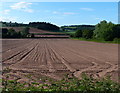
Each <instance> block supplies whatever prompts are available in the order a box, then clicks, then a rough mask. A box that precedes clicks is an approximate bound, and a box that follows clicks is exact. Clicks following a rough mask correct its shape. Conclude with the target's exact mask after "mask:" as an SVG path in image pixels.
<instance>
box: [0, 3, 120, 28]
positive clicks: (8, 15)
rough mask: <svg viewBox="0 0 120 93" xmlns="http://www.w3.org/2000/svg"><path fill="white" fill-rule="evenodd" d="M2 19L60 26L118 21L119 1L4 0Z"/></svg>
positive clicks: (0, 16)
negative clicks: (7, 0) (13, 0)
mask: <svg viewBox="0 0 120 93" xmlns="http://www.w3.org/2000/svg"><path fill="white" fill-rule="evenodd" d="M0 7H2V8H1V9H0V10H1V11H0V14H2V15H0V21H7V22H9V21H13V22H23V23H28V22H33V21H35V22H37V21H39V22H50V23H53V24H56V25H58V26H62V25H76V24H87V25H88V24H97V23H98V22H100V21H101V20H107V21H112V22H113V23H118V3H117V2H23V1H21V2H3V3H2V6H0Z"/></svg>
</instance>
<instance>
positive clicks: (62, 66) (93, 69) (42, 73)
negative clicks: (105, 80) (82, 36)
mask: <svg viewBox="0 0 120 93" xmlns="http://www.w3.org/2000/svg"><path fill="white" fill-rule="evenodd" d="M2 65H3V78H4V76H6V75H8V74H9V78H10V79H17V80H18V81H19V82H23V81H25V82H27V81H28V82H29V79H28V78H27V77H26V76H27V75H31V76H32V79H34V80H38V81H40V78H43V77H49V78H52V79H56V80H60V79H62V78H63V77H64V75H65V74H67V75H68V76H70V77H71V76H75V77H77V78H81V75H82V73H86V74H87V75H89V76H91V77H94V78H101V77H104V76H107V75H110V76H111V78H112V79H113V80H117V79H118V75H117V73H118V45H117V44H105V43H95V42H87V41H79V40H71V39H3V40H2Z"/></svg>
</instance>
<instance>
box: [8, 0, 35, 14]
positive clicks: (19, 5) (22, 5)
mask: <svg viewBox="0 0 120 93" xmlns="http://www.w3.org/2000/svg"><path fill="white" fill-rule="evenodd" d="M31 4H32V3H29V2H19V3H15V4H14V5H12V6H10V7H11V8H12V9H15V10H21V11H25V12H29V13H32V12H33V10H32V9H30V8H29V7H30V5H31Z"/></svg>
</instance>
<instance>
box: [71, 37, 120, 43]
mask: <svg viewBox="0 0 120 93" xmlns="http://www.w3.org/2000/svg"><path fill="white" fill-rule="evenodd" d="M71 39H74V40H81V41H92V42H98V43H113V44H120V39H117V38H116V39H114V40H113V41H104V40H101V39H85V38H71Z"/></svg>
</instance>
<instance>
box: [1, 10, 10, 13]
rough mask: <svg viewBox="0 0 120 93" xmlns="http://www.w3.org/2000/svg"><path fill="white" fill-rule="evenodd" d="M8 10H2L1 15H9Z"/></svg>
mask: <svg viewBox="0 0 120 93" xmlns="http://www.w3.org/2000/svg"><path fill="white" fill-rule="evenodd" d="M9 12H10V10H9V9H6V10H3V11H2V14H9Z"/></svg>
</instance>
